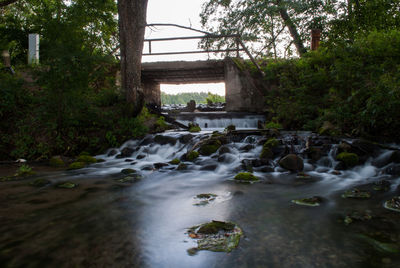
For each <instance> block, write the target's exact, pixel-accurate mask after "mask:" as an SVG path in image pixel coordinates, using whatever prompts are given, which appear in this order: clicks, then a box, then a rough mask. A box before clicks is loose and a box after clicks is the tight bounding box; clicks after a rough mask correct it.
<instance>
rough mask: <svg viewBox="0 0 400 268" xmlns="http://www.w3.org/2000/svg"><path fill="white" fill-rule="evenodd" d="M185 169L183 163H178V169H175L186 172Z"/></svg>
mask: <svg viewBox="0 0 400 268" xmlns="http://www.w3.org/2000/svg"><path fill="white" fill-rule="evenodd" d="M186 169H187V165H186V164H185V163H180V164H179V165H178V167H177V168H176V170H186Z"/></svg>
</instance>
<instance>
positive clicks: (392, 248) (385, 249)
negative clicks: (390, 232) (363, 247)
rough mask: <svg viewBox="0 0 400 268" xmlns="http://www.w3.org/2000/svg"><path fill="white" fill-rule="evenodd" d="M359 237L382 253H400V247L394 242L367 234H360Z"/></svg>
mask: <svg viewBox="0 0 400 268" xmlns="http://www.w3.org/2000/svg"><path fill="white" fill-rule="evenodd" d="M357 236H358V237H359V238H361V239H362V240H364V241H365V242H367V243H368V244H370V245H371V246H373V247H374V248H375V249H376V250H378V251H380V252H382V253H399V252H400V249H399V247H398V246H397V245H396V244H394V243H386V242H381V241H379V240H377V239H375V238H372V237H369V236H367V235H363V234H359V235H357Z"/></svg>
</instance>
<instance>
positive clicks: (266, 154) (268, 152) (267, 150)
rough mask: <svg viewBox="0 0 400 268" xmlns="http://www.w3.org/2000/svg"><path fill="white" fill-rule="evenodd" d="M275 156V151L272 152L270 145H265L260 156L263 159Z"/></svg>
mask: <svg viewBox="0 0 400 268" xmlns="http://www.w3.org/2000/svg"><path fill="white" fill-rule="evenodd" d="M273 156H274V153H273V152H272V150H271V148H268V147H263V149H262V151H261V154H260V158H262V159H270V158H272V157H273Z"/></svg>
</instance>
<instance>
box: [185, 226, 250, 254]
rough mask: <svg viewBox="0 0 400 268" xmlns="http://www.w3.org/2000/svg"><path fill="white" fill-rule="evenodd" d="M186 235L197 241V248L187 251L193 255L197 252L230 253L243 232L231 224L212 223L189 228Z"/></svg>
mask: <svg viewBox="0 0 400 268" xmlns="http://www.w3.org/2000/svg"><path fill="white" fill-rule="evenodd" d="M188 234H189V237H190V238H193V239H196V240H197V248H191V249H189V250H188V253H189V255H193V254H195V253H196V252H197V251H198V250H210V251H215V252H231V251H232V250H233V249H235V248H236V247H237V246H238V245H239V241H240V237H241V236H242V235H243V231H242V229H241V228H240V227H239V226H237V225H236V224H234V223H232V222H222V221H212V222H209V223H205V224H202V225H199V226H194V227H192V228H190V229H189V231H188Z"/></svg>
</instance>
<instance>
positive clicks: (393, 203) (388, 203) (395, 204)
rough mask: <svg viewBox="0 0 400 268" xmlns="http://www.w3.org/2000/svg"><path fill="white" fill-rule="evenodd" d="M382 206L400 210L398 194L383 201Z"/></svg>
mask: <svg viewBox="0 0 400 268" xmlns="http://www.w3.org/2000/svg"><path fill="white" fill-rule="evenodd" d="M383 206H384V208H387V209H390V210H393V211H396V212H400V196H395V197H393V198H392V199H390V200H388V201H386V202H385V204H384V205H383Z"/></svg>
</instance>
